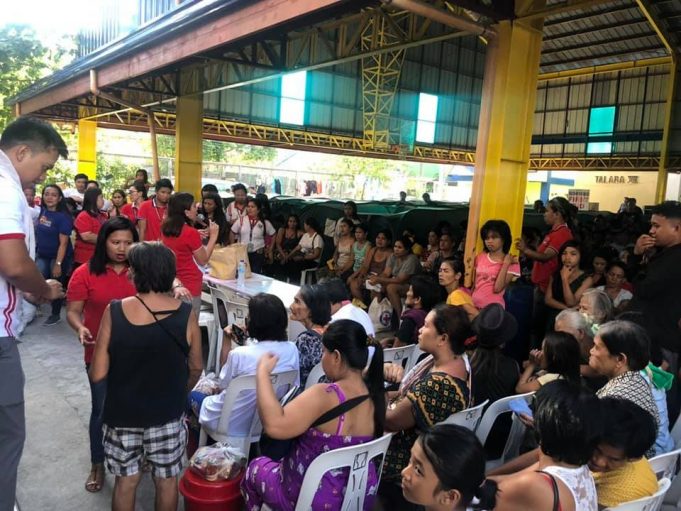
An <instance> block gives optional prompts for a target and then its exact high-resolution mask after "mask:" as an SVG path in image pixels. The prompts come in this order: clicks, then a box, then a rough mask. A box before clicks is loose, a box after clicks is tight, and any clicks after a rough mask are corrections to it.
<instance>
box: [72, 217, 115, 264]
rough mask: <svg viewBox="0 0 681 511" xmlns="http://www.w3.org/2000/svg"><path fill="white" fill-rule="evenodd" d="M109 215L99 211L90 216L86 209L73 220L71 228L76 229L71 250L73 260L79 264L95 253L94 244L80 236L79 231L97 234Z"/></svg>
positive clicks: (85, 261)
mask: <svg viewBox="0 0 681 511" xmlns="http://www.w3.org/2000/svg"><path fill="white" fill-rule="evenodd" d="M108 219H109V217H108V216H107V215H106V214H105V213H100V214H99V215H97V216H92V215H91V214H90V213H88V212H87V211H81V212H80V213H78V216H77V217H76V221H75V222H73V228H74V229H75V230H76V246H75V249H74V251H73V260H74V261H75V262H77V263H79V264H85V263H87V262H88V261H89V260H90V259H91V258H92V254H94V253H95V244H94V243H88V242H87V241H84V240H83V238H81V237H80V235H81V233H86V232H91V233H92V234H99V230H100V229H101V228H102V224H103V223H104V222H106V221H107V220H108Z"/></svg>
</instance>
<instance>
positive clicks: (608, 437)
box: [600, 397, 657, 460]
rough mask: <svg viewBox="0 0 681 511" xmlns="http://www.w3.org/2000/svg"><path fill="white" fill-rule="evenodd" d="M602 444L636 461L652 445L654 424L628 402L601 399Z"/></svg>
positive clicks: (617, 399) (648, 417) (612, 398)
mask: <svg viewBox="0 0 681 511" xmlns="http://www.w3.org/2000/svg"><path fill="white" fill-rule="evenodd" d="M601 409H602V412H603V436H602V437H601V442H600V443H603V444H606V445H609V446H611V447H615V448H616V449H622V450H623V451H624V454H625V456H626V457H627V458H628V459H630V460H633V459H638V458H640V457H641V456H643V455H644V454H645V453H646V452H647V451H648V449H650V447H651V446H652V445H653V444H654V443H655V439H656V438H657V424H656V423H655V419H654V417H653V416H652V415H650V413H648V412H647V411H646V410H644V409H643V408H641V407H640V406H638V405H637V404H635V403H634V402H633V401H630V400H628V399H622V398H617V397H604V398H602V399H601Z"/></svg>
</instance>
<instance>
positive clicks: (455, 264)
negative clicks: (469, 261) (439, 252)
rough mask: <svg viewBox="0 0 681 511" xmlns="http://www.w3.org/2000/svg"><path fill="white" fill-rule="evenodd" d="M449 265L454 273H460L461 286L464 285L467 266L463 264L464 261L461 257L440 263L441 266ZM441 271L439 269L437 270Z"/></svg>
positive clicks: (450, 258) (449, 258) (446, 259)
mask: <svg viewBox="0 0 681 511" xmlns="http://www.w3.org/2000/svg"><path fill="white" fill-rule="evenodd" d="M445 263H446V264H447V265H448V266H449V267H450V268H451V269H452V270H453V271H454V273H460V274H461V277H459V285H460V286H462V285H463V279H464V276H465V273H466V266H465V265H464V263H463V259H461V258H460V257H447V258H445V259H443V260H442V261H440V266H442V265H443V264H445ZM437 269H438V270H439V268H437Z"/></svg>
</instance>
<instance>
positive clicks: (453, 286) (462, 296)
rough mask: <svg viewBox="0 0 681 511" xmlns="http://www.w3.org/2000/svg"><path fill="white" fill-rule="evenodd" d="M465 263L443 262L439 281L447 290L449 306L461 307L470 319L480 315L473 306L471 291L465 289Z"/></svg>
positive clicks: (459, 261)
mask: <svg viewBox="0 0 681 511" xmlns="http://www.w3.org/2000/svg"><path fill="white" fill-rule="evenodd" d="M464 271H465V269H464V265H463V261H462V260H461V259H458V258H449V259H445V260H444V261H442V263H441V264H440V269H439V271H438V281H439V282H440V285H441V286H442V287H444V288H445V289H446V290H447V305H461V306H462V307H463V308H464V310H465V311H466V313H467V314H468V318H469V319H471V320H472V319H473V318H474V317H475V316H477V315H478V309H477V308H476V307H475V305H474V304H473V297H471V293H470V291H468V289H466V288H465V287H463V274H464Z"/></svg>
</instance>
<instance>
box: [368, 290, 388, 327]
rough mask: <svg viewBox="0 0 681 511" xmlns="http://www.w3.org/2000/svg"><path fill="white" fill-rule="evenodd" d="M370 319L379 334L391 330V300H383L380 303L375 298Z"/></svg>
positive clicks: (371, 306)
mask: <svg viewBox="0 0 681 511" xmlns="http://www.w3.org/2000/svg"><path fill="white" fill-rule="evenodd" d="M369 317H370V318H371V322H372V323H373V325H374V330H375V331H376V332H377V333H378V332H385V331H386V330H389V329H390V326H391V324H392V319H393V307H392V305H390V300H388V299H387V298H383V300H381V301H380V302H379V301H378V298H374V299H373V300H372V302H371V305H369Z"/></svg>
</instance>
